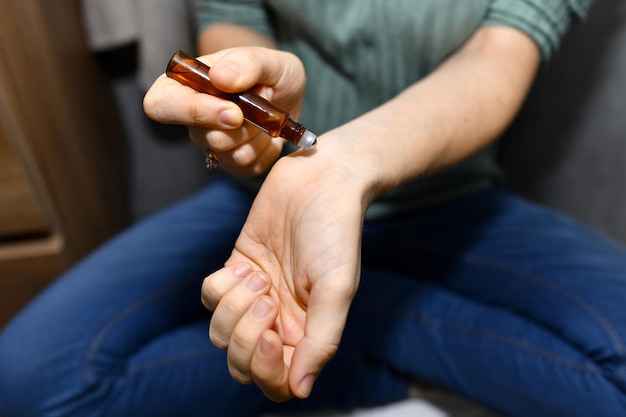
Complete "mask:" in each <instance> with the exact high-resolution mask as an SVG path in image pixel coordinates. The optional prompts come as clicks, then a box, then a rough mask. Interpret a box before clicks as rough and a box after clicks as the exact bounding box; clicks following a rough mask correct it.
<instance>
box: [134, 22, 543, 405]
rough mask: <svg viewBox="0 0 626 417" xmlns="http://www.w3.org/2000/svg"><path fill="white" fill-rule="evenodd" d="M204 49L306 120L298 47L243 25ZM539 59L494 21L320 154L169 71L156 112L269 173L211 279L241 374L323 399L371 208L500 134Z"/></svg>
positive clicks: (217, 318)
mask: <svg viewBox="0 0 626 417" xmlns="http://www.w3.org/2000/svg"><path fill="white" fill-rule="evenodd" d="M199 46H200V51H201V52H202V54H203V55H204V56H203V57H201V59H202V60H203V61H205V62H207V63H208V64H209V65H211V67H212V69H211V72H210V75H211V78H212V80H213V83H214V84H215V85H216V86H217V87H218V88H220V89H222V90H225V91H231V92H237V91H243V90H247V89H251V88H254V89H255V90H256V91H257V92H259V93H260V94H262V95H264V96H265V97H267V98H269V99H271V100H272V101H274V102H276V103H278V104H279V105H281V106H283V107H284V108H286V109H287V110H288V111H289V112H290V114H291V115H292V116H294V118H295V119H297V117H298V116H299V114H300V108H301V105H302V95H303V91H304V86H305V84H306V76H305V73H304V68H303V66H302V64H301V62H300V61H299V60H298V59H297V58H296V57H295V56H293V55H291V54H288V53H285V52H281V51H277V50H275V49H274V47H275V45H274V44H273V43H272V41H271V40H269V39H266V38H264V37H263V36H262V35H259V34H258V33H255V32H252V31H250V30H247V29H244V28H240V27H237V26H233V25H216V26H212V27H210V28H208V29H207V30H206V31H205V32H204V33H203V34H202V36H201V37H200V39H199ZM539 62H540V55H539V50H538V48H537V46H536V45H535V43H534V42H533V41H532V40H531V39H530V38H529V37H527V36H526V35H524V34H522V33H521V32H518V31H516V30H513V29H510V28H505V27H495V26H494V27H485V28H481V29H479V30H478V31H476V33H475V34H474V35H473V36H472V37H471V38H470V39H469V40H468V41H467V42H466V44H465V45H463V46H462V47H461V48H460V49H459V50H458V51H457V52H455V53H454V54H453V55H452V56H451V57H450V58H448V60H446V61H445V62H444V63H442V65H441V66H440V67H439V68H438V69H436V70H435V71H434V72H433V73H431V74H430V75H429V76H428V77H426V78H424V79H423V80H421V81H419V82H417V83H416V84H414V85H411V86H409V87H408V88H407V89H405V90H404V91H403V92H402V93H401V94H399V95H398V96H397V97H395V98H394V99H392V100H390V101H388V102H387V103H384V104H383V105H381V106H379V107H378V108H376V109H374V110H372V111H370V112H368V113H366V114H364V115H362V116H360V117H358V118H356V119H354V120H352V121H350V122H349V123H347V124H345V125H342V126H339V127H337V128H336V129H334V130H332V131H329V132H326V133H324V134H323V135H322V136H320V137H319V138H318V146H317V148H316V149H315V150H312V151H302V150H301V151H298V152H295V153H294V154H292V155H290V156H287V157H284V158H281V159H279V160H278V161H277V158H278V156H279V152H280V149H281V147H282V139H276V138H270V137H268V136H267V135H265V134H263V133H261V132H259V131H258V130H257V129H256V128H254V127H252V126H250V125H248V124H243V117H242V115H241V112H240V111H239V109H238V108H237V107H236V106H235V105H233V104H232V103H230V102H227V101H224V100H220V99H218V98H215V97H211V96H208V95H204V94H199V93H196V92H194V91H192V90H191V89H189V88H187V87H184V86H182V85H180V84H178V83H177V82H175V81H173V80H170V79H168V78H166V77H165V76H161V77H160V78H159V79H157V80H156V82H155V83H154V85H153V86H152V87H151V89H150V90H149V91H148V93H147V94H146V97H145V100H144V109H145V111H146V113H147V114H148V116H150V117H151V118H153V119H154V120H157V121H159V122H163V123H177V124H184V125H187V126H188V127H189V130H190V135H191V137H192V139H193V141H194V142H196V143H197V144H198V145H199V146H200V147H201V148H202V149H204V147H205V146H209V147H210V148H211V149H213V150H214V151H215V153H216V154H217V156H218V157H219V159H220V167H221V168H222V169H224V170H226V171H229V172H231V173H234V174H238V175H257V174H259V173H262V172H265V171H267V170H269V173H268V176H267V179H266V180H265V182H264V184H263V186H262V188H261V190H260V191H259V193H258V195H257V197H256V199H255V201H254V203H253V206H252V208H251V209H250V213H249V216H248V218H247V220H246V223H245V225H244V226H243V229H242V230H241V233H240V236H239V238H238V240H237V242H236V244H235V247H234V249H233V251H232V254H231V256H230V258H229V259H228V260H227V261H226V262H225V265H224V267H223V268H222V269H220V270H218V271H216V272H215V273H213V274H211V275H209V276H208V277H206V279H205V281H204V283H203V287H202V301H203V303H204V305H205V306H206V307H207V308H208V309H209V310H211V311H213V312H214V313H213V318H212V321H211V327H210V339H211V341H212V342H213V343H214V344H215V345H217V346H218V347H220V348H223V349H227V350H228V366H229V369H230V372H231V375H232V377H233V378H234V379H235V380H237V381H240V382H242V383H255V384H256V385H257V386H258V387H259V388H260V389H261V390H262V391H263V392H264V393H265V395H266V396H267V397H268V398H270V399H272V400H274V401H285V400H287V399H290V398H292V397H298V398H306V397H307V396H308V395H309V394H310V392H311V389H312V386H313V383H314V381H315V378H316V376H317V375H318V374H319V372H320V370H321V369H322V367H323V366H324V365H325V364H326V363H327V362H328V361H329V360H330V359H331V358H332V357H333V355H334V354H335V352H336V350H337V348H338V346H339V343H340V339H341V335H342V332H343V328H344V325H345V321H346V317H347V314H348V310H349V307H350V303H351V301H352V298H353V297H354V295H355V292H356V289H357V287H358V284H359V275H360V239H361V229H362V226H363V218H364V213H365V210H366V209H367V207H368V205H369V204H370V203H371V202H372V201H373V200H374V199H375V198H376V197H377V196H379V195H381V194H382V193H384V192H386V191H388V190H390V189H392V188H394V187H396V186H398V185H399V184H401V183H403V182H406V181H409V180H412V179H415V178H419V177H422V176H425V175H428V174H430V173H432V172H436V171H438V170H441V169H443V168H445V167H447V166H450V165H452V164H455V163H457V162H459V161H461V160H463V159H464V158H466V157H468V156H469V155H471V154H473V153H474V152H476V151H477V150H479V149H481V148H482V147H484V146H486V145H487V144H489V143H490V142H492V141H493V140H495V139H496V138H497V137H498V136H499V135H500V134H501V133H502V132H503V130H504V129H505V128H506V127H507V126H508V125H509V123H510V122H511V120H512V119H513V117H514V116H515V114H516V113H517V111H518V110H519V107H520V106H521V104H522V102H523V100H524V98H525V96H526V94H527V92H528V89H529V88H530V85H531V83H532V80H533V78H534V76H535V73H536V71H537V68H538V65H539ZM389 137H393V138H394V141H389V140H385V138H389ZM270 168H271V169H270ZM294 173H297V175H294Z"/></svg>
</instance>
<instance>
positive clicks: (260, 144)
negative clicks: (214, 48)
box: [143, 47, 306, 176]
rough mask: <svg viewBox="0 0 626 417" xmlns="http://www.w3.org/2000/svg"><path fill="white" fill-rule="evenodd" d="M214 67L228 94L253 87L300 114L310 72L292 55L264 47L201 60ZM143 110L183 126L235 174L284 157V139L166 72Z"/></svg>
mask: <svg viewBox="0 0 626 417" xmlns="http://www.w3.org/2000/svg"><path fill="white" fill-rule="evenodd" d="M199 59H200V60H201V61H203V62H205V63H206V64H208V65H209V66H210V67H211V70H210V77H211V82H212V83H213V85H214V86H215V87H217V88H218V89H220V90H223V91H226V92H231V93H234V92H242V91H247V90H253V91H255V92H256V93H258V94H260V95H261V96H263V97H264V98H266V99H268V100H271V101H272V102H274V103H276V104H278V105H279V106H281V107H282V108H284V109H285V110H287V111H288V112H289V114H290V115H291V117H292V118H294V119H296V120H297V118H298V117H299V116H300V111H301V108H302V99H303V94H304V87H305V85H306V75H305V72H304V66H303V65H302V62H301V61H300V60H299V59H298V58H297V57H296V56H295V55H293V54H290V53H287V52H282V51H277V50H273V49H267V48H260V47H239V48H232V49H225V50H222V51H219V52H217V53H215V54H211V55H205V56H202V57H200V58H199ZM143 105H144V111H145V112H146V114H147V115H148V117H150V118H151V119H153V120H155V121H157V122H160V123H169V124H182V125H186V126H187V127H188V129H189V133H190V136H191V139H192V140H193V141H194V142H195V143H196V144H197V145H198V146H199V147H200V148H201V149H202V150H204V149H205V148H206V147H209V148H210V149H211V150H212V151H213V153H215V154H216V156H217V157H218V159H219V161H220V168H222V169H224V170H225V171H228V172H230V173H232V174H235V175H244V176H252V175H260V174H262V173H265V172H266V171H267V170H268V169H269V168H270V167H271V166H272V165H273V164H274V162H276V160H277V159H278V157H279V156H280V152H281V150H282V146H283V142H284V140H283V139H282V138H272V137H270V136H269V135H267V134H266V133H264V132H262V131H260V130H259V129H258V128H256V127H255V126H253V125H252V124H250V123H247V122H246V123H244V120H243V114H242V112H241V109H239V107H238V106H237V105H236V104H234V103H232V102H230V101H228V100H224V99H221V98H218V97H214V96H211V95H209V94H202V93H198V92H196V91H194V90H192V89H191V88H189V87H186V86H183V85H182V84H180V83H178V82H177V81H175V80H173V79H171V78H169V77H167V76H166V75H165V74H162V75H161V76H160V77H159V78H157V80H156V81H155V82H154V84H153V85H152V86H151V87H150V89H149V90H148V92H147V93H146V96H145V98H144V102H143Z"/></svg>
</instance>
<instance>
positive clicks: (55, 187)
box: [0, 0, 128, 326]
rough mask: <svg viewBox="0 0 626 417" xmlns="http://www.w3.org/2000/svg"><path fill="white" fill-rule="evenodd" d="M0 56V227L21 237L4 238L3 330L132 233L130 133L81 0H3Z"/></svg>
mask: <svg viewBox="0 0 626 417" xmlns="http://www.w3.org/2000/svg"><path fill="white" fill-rule="evenodd" d="M0 51H2V52H1V53H0V167H1V168H0V194H2V197H0V211H2V212H3V214H0V223H1V222H2V221H3V220H2V217H3V216H4V217H6V218H8V219H9V220H7V224H9V223H10V224H11V225H10V226H2V225H1V224H0V230H2V227H6V228H7V230H6V233H9V234H10V233H13V234H14V235H15V237H16V238H15V239H12V238H8V237H7V236H2V232H0V323H6V321H7V320H8V318H9V317H10V316H11V315H12V314H14V313H15V312H16V311H17V309H18V308H19V307H21V306H22V305H24V304H25V303H26V302H27V301H28V300H29V299H30V298H32V297H33V296H34V295H35V294H36V293H37V292H38V291H40V290H41V289H42V288H43V287H44V286H45V285H47V283H49V282H50V281H51V280H52V279H53V278H55V277H56V276H58V275H59V274H60V273H61V272H62V271H63V270H65V269H66V268H68V267H69V266H71V265H72V264H73V263H74V262H76V261H77V260H79V259H80V258H81V257H83V256H84V255H86V254H88V253H89V252H90V251H91V250H92V249H94V248H95V247H96V246H98V245H99V244H101V243H102V242H103V241H105V240H106V239H108V238H109V237H110V236H111V235H113V234H114V233H116V232H118V231H119V230H120V229H121V228H122V227H124V226H125V224H126V219H127V217H126V214H127V207H128V204H127V201H128V199H127V175H126V174H127V166H126V155H127V154H126V141H125V138H124V135H123V134H122V132H123V129H122V127H121V123H120V118H119V115H118V113H117V108H116V106H115V100H114V99H113V95H112V91H111V88H110V85H109V81H108V79H107V78H106V77H105V76H104V75H103V74H102V73H101V72H100V70H99V68H98V67H97V65H96V63H95V60H94V59H93V57H92V56H91V55H90V54H89V52H88V50H87V47H86V42H85V37H84V34H83V30H82V25H81V16H80V10H79V2H78V0H55V1H49V0H27V1H24V0H3V1H2V13H0ZM9 206H11V207H9ZM17 235H20V236H19V238H18V236H17ZM0 326H1V324H0Z"/></svg>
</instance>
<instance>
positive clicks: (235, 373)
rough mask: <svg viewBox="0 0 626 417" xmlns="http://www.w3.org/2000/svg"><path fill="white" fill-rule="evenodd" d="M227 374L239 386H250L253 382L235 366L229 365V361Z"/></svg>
mask: <svg viewBox="0 0 626 417" xmlns="http://www.w3.org/2000/svg"><path fill="white" fill-rule="evenodd" d="M228 372H229V373H230V376H231V378H232V379H234V380H235V381H237V382H239V383H240V384H251V383H252V382H253V379H252V377H251V376H250V375H249V374H248V373H246V372H243V371H241V370H239V369H238V368H237V367H236V366H234V365H233V364H231V363H230V361H229V363H228Z"/></svg>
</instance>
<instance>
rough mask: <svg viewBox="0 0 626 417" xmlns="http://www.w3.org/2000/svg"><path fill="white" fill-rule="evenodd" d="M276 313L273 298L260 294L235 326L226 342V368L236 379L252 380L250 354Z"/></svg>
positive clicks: (270, 324) (270, 325)
mask: <svg viewBox="0 0 626 417" xmlns="http://www.w3.org/2000/svg"><path fill="white" fill-rule="evenodd" d="M277 314H278V308H277V307H276V303H275V302H274V300H272V298H271V297H269V296H261V297H258V298H257V299H256V301H255V302H254V303H253V304H252V307H250V309H249V310H248V311H247V312H246V314H244V316H243V317H242V318H241V320H239V322H238V323H237V325H236V326H235V329H234V330H233V332H232V335H231V338H230V342H229V344H228V369H229V371H230V374H231V376H232V377H233V379H235V380H236V381H239V382H241V383H244V384H249V383H251V382H252V375H251V374H250V362H251V360H252V355H253V354H254V351H255V348H256V346H257V344H258V342H259V337H260V336H261V333H262V332H263V331H264V330H267V329H269V328H271V327H272V325H273V324H274V320H275V319H276V315H277Z"/></svg>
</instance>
